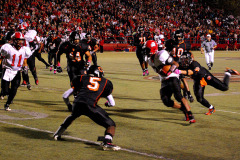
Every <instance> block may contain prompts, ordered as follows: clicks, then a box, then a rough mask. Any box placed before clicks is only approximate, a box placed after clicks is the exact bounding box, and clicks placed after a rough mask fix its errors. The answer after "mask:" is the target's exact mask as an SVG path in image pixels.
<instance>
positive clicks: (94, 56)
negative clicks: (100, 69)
mask: <svg viewBox="0 0 240 160" xmlns="http://www.w3.org/2000/svg"><path fill="white" fill-rule="evenodd" d="M85 37H86V39H84V40H83V42H85V43H87V44H88V45H89V46H90V48H89V50H90V54H91V56H92V62H93V64H94V65H97V52H98V50H99V47H98V42H97V40H96V39H95V38H92V36H91V33H87V34H86V35H85Z"/></svg>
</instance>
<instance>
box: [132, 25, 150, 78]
mask: <svg viewBox="0 0 240 160" xmlns="http://www.w3.org/2000/svg"><path fill="white" fill-rule="evenodd" d="M147 40H148V35H147V34H146V33H145V32H144V28H143V27H139V29H138V33H136V34H135V35H134V38H133V43H134V46H136V47H137V49H136V55H137V58H138V60H139V63H140V66H141V68H142V71H143V76H147V75H149V72H148V62H147V55H146V54H145V49H144V44H145V43H146V41H147Z"/></svg>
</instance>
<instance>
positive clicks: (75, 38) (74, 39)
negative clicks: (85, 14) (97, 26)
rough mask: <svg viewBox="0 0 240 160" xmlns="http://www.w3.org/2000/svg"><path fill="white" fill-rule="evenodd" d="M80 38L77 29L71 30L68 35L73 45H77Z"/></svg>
mask: <svg viewBox="0 0 240 160" xmlns="http://www.w3.org/2000/svg"><path fill="white" fill-rule="evenodd" d="M80 40H81V37H80V34H79V33H78V32H77V31H73V32H72V33H71V34H70V36H69V41H70V43H72V44H73V45H78V44H79V42H80Z"/></svg>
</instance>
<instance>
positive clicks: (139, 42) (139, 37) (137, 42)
mask: <svg viewBox="0 0 240 160" xmlns="http://www.w3.org/2000/svg"><path fill="white" fill-rule="evenodd" d="M147 40H148V35H147V34H146V33H144V34H136V35H135V36H134V46H137V48H142V47H143V44H144V43H145V42H146V41H147Z"/></svg>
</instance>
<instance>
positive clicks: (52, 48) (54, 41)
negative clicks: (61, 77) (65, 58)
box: [48, 31, 61, 74]
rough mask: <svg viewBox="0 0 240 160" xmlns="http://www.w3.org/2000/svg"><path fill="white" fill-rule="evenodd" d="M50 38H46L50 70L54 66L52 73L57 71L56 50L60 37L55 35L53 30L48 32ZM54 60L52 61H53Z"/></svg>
mask: <svg viewBox="0 0 240 160" xmlns="http://www.w3.org/2000/svg"><path fill="white" fill-rule="evenodd" d="M49 36H50V38H49V39H48V40H49V41H48V48H49V49H48V50H49V52H48V63H49V65H50V71H52V69H53V67H54V72H53V73H54V74H56V73H57V68H56V53H57V51H58V48H59V46H60V44H61V38H60V37H58V36H57V34H56V33H55V32H54V31H53V32H52V33H50V35H49ZM53 60H54V61H53ZM53 63H54V64H53Z"/></svg>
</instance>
